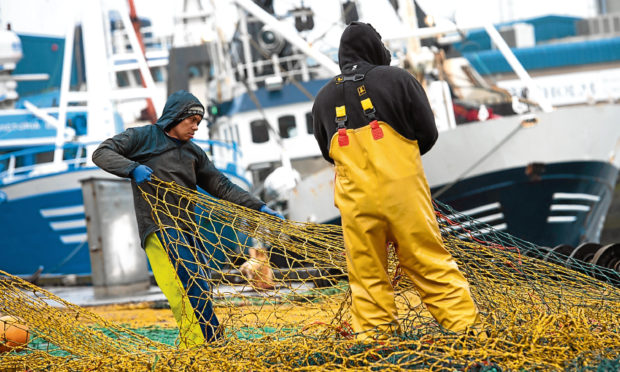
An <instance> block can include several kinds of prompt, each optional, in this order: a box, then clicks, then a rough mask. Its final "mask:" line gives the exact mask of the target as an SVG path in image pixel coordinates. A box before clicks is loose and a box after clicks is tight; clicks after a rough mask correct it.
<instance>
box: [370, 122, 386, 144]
mask: <svg viewBox="0 0 620 372" xmlns="http://www.w3.org/2000/svg"><path fill="white" fill-rule="evenodd" d="M370 128H371V129H372V138H374V139H375V140H378V139H381V138H383V129H381V127H380V126H379V123H378V122H377V121H376V120H373V121H371V122H370Z"/></svg>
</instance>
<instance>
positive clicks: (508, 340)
mask: <svg viewBox="0 0 620 372" xmlns="http://www.w3.org/2000/svg"><path fill="white" fill-rule="evenodd" d="M151 185H152V186H153V187H154V188H155V190H156V192H155V194H156V195H154V196H153V195H148V194H144V197H145V198H146V199H147V200H148V201H149V203H150V204H151V206H152V207H153V210H154V216H155V219H156V220H157V221H159V223H160V224H161V226H160V227H161V228H162V229H163V230H164V231H169V228H180V227H183V228H184V229H187V230H188V231H190V232H191V235H193V236H195V237H197V238H198V240H199V241H200V244H195V245H194V246H197V247H199V248H191V249H194V252H195V254H196V255H197V256H196V257H198V255H200V256H201V257H202V258H200V259H198V258H196V260H194V261H193V262H190V261H191V259H190V260H188V259H187V258H179V260H178V262H176V263H175V264H176V265H197V264H198V266H201V270H198V271H195V272H197V273H198V274H196V275H202V276H203V277H202V278H197V279H204V280H206V281H207V282H208V283H209V285H210V287H211V292H210V293H207V294H204V293H203V294H202V295H207V296H210V298H211V299H212V300H213V303H214V312H215V314H217V317H218V318H219V322H220V327H219V329H220V330H221V331H222V332H223V333H222V337H221V338H220V339H218V340H217V341H214V342H212V343H208V344H205V345H203V346H198V347H194V348H189V349H182V348H179V347H178V345H179V343H180V340H179V337H180V336H178V332H174V330H173V331H172V332H171V330H170V329H167V330H165V331H161V332H160V333H159V336H158V331H157V329H148V330H145V329H135V328H134V329H130V328H128V327H126V326H121V325H119V324H116V323H113V322H110V321H108V320H105V319H104V318H102V317H100V316H98V315H96V314H94V313H93V312H90V311H89V310H87V309H85V308H81V307H79V306H76V305H73V304H71V303H68V302H67V301H64V300H62V299H60V298H58V297H56V296H55V295H53V294H52V293H50V292H47V291H45V290H44V289H42V288H39V287H37V286H35V285H32V284H30V283H28V282H26V281H23V280H21V279H19V278H17V277H14V276H11V275H10V274H7V273H1V274H2V280H1V281H0V287H1V288H0V293H1V294H0V312H2V313H3V314H5V315H12V316H16V317H19V318H20V323H21V324H24V325H26V326H27V327H28V329H29V332H30V342H29V343H28V344H27V345H26V346H25V347H24V348H22V349H20V350H18V349H13V350H11V351H9V352H4V353H1V354H0V369H3V370H5V369H6V370H11V369H15V370H66V371H74V370H93V369H96V370H223V371H224V370H236V371H240V370H265V369H268V370H278V371H280V370H292V369H302V370H344V369H355V370H378V369H388V370H399V369H417V370H467V371H486V370H488V371H490V370H495V371H499V370H534V369H535V370H618V369H619V368H620V355H619V351H620V337H619V336H620V335H619V332H620V316H619V314H620V311H619V310H620V289H619V287H620V277H619V276H618V273H617V272H615V271H613V270H609V269H605V268H602V267H597V266H595V265H591V264H587V263H584V262H578V261H577V260H572V259H571V258H569V257H566V256H562V255H560V254H556V253H554V252H552V251H548V250H545V249H543V248H540V247H536V246H534V245H532V244H530V243H528V242H525V241H521V240H519V239H516V238H514V237H512V236H509V235H506V234H503V233H500V232H497V231H494V230H492V229H491V228H490V227H489V226H487V225H485V224H483V223H480V222H479V221H476V220H472V219H470V218H469V217H467V216H465V215H461V214H459V213H457V212H455V211H454V210H451V209H450V208H449V207H448V206H445V205H442V204H439V203H437V204H436V215H437V219H438V221H439V223H440V228H441V232H442V236H443V239H444V243H445V245H446V247H447V249H448V250H449V251H450V252H451V253H452V255H453V256H454V257H455V258H456V260H457V262H458V265H459V268H460V270H461V271H462V273H463V274H464V275H465V277H466V278H467V279H468V280H469V283H470V286H471V291H472V296H473V298H474V300H475V302H476V304H477V306H478V307H479V309H480V311H481V313H482V315H483V324H482V327H481V329H483V330H485V332H480V333H474V332H471V333H465V334H456V333H452V332H450V331H447V330H445V329H442V328H441V327H440V326H439V325H438V324H437V323H436V322H435V321H434V319H433V318H432V317H431V315H430V313H429V312H428V311H427V309H426V308H425V306H424V305H423V304H422V303H421V301H420V297H419V295H418V292H417V291H416V288H415V287H414V286H413V284H412V282H411V281H410V280H409V279H408V278H407V277H406V276H405V275H403V274H402V273H401V270H400V268H399V266H398V262H397V260H396V259H395V257H396V256H395V254H394V247H393V245H391V244H389V245H388V246H387V247H386V249H388V250H389V252H390V253H389V257H390V265H389V273H390V277H391V278H392V281H393V285H394V289H395V293H396V295H395V298H396V302H397V305H398V309H399V319H400V321H401V328H402V333H399V334H394V335H392V336H391V337H390V338H389V339H386V340H375V341H372V340H370V341H365V342H360V341H357V340H356V339H355V335H354V334H353V331H352V330H351V328H350V326H349V324H350V312H349V307H350V294H349V287H348V283H347V276H346V264H345V257H344V247H343V240H342V235H341V228H340V227H339V226H334V225H319V224H312V223H300V222H294V221H283V220H280V219H277V218H274V217H271V216H267V215H266V214H263V213H259V212H256V211H253V210H248V209H246V208H243V207H239V206H237V205H234V204H231V203H228V202H225V201H222V200H216V199H213V198H211V197H209V196H207V195H205V194H202V193H198V192H195V191H193V190H189V189H186V188H183V187H180V186H178V185H176V184H174V183H167V182H162V181H159V180H155V181H153V182H152V183H151ZM170 195H174V196H175V197H174V198H170V197H169V196H170ZM171 199H174V200H176V204H174V205H171V204H169V203H168V202H167V200H171ZM160 216H166V218H160ZM165 221H167V222H165ZM167 229H168V230H167ZM168 238H169V239H174V238H175V237H174V236H169V237H168ZM482 239H484V240H482ZM178 245H179V244H178V241H177V244H176V245H170V247H173V246H178ZM197 251H200V252H197ZM203 256H204V257H203ZM205 258H206V259H205ZM190 295H191V294H190ZM190 295H187V296H190ZM1 342H2V341H1V340H0V343H1Z"/></svg>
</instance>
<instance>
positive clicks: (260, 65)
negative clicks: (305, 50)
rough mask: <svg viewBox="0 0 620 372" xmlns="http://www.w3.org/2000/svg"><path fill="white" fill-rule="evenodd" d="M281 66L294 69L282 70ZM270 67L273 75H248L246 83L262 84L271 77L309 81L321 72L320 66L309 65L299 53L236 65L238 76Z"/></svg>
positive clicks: (306, 57)
mask: <svg viewBox="0 0 620 372" xmlns="http://www.w3.org/2000/svg"><path fill="white" fill-rule="evenodd" d="M282 65H289V66H290V65H294V66H295V67H294V68H290V69H285V68H282ZM270 67H271V68H273V73H271V74H266V75H256V74H255V73H254V74H248V78H249V79H248V82H249V83H250V84H256V83H259V82H264V81H265V80H267V79H270V78H272V77H273V76H278V77H281V78H286V77H301V80H302V81H309V80H310V77H311V75H312V74H317V73H320V72H322V71H323V69H322V67H321V66H318V65H317V66H313V65H309V64H308V56H306V55H305V54H301V53H298V54H293V55H290V56H285V57H279V56H277V55H275V54H274V55H272V56H271V58H270V59H265V60H258V61H251V62H248V63H240V64H238V65H237V70H238V72H239V73H240V74H245V72H246V71H248V69H250V68H251V69H255V70H256V71H263V70H265V69H266V68H270ZM250 77H251V78H250Z"/></svg>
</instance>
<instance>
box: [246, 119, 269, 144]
mask: <svg viewBox="0 0 620 372" xmlns="http://www.w3.org/2000/svg"><path fill="white" fill-rule="evenodd" d="M250 130H251V131H252V142H254V143H264V142H267V141H269V130H268V129H267V121H265V120H264V119H259V120H254V121H252V122H251V123H250Z"/></svg>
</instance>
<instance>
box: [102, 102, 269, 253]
mask: <svg viewBox="0 0 620 372" xmlns="http://www.w3.org/2000/svg"><path fill="white" fill-rule="evenodd" d="M196 104H200V101H198V99H197V98H196V97H194V96H193V95H192V94H191V93H188V92H186V91H178V92H175V93H173V94H172V95H171V96H170V97H169V98H168V100H167V102H166V106H165V107H164V111H163V114H162V115H161V117H160V118H159V120H158V121H157V123H156V124H155V125H145V126H143V127H136V128H129V129H127V130H126V131H124V132H122V133H120V134H117V135H116V136H114V137H112V138H109V139H107V140H105V141H104V142H103V143H101V145H99V147H98V148H97V150H95V152H94V153H93V162H94V163H95V164H97V165H98V166H99V167H100V168H101V169H103V170H105V171H107V172H109V173H112V174H114V175H117V176H119V177H130V176H131V172H132V171H133V170H134V169H135V168H136V167H137V166H139V165H140V164H143V165H146V166H148V167H150V168H151V169H152V170H153V175H155V176H157V177H158V178H160V179H162V180H164V181H174V182H176V183H177V184H179V185H181V186H185V187H187V188H190V189H193V190H196V185H198V186H200V187H201V188H203V189H204V190H205V191H207V192H208V193H209V194H210V195H212V196H215V197H217V198H220V199H224V200H227V201H230V202H233V203H235V204H238V205H242V206H245V207H248V208H251V209H256V210H258V209H260V207H262V206H263V205H264V203H263V202H262V201H260V200H258V199H256V198H255V197H253V196H252V195H250V194H249V193H248V192H246V191H244V190H243V189H241V188H240V187H238V186H237V185H235V184H234V183H232V182H231V181H230V180H229V179H228V178H226V176H225V175H223V174H222V173H221V172H220V171H218V170H217V169H216V168H215V166H214V165H213V163H212V162H211V161H210V160H209V158H208V156H207V154H205V152H204V151H203V150H202V149H201V148H200V147H198V146H197V145H196V144H195V143H193V142H191V141H188V142H181V141H175V140H173V139H172V138H170V137H169V136H168V135H167V134H166V133H165V132H164V128H166V127H167V126H168V125H169V124H174V123H176V122H178V121H179V118H180V117H182V115H183V113H184V111H185V109H186V108H188V107H190V106H193V105H196ZM131 187H132V190H133V200H134V207H135V210H136V218H137V220H138V230H139V232H140V239H141V243H142V247H143V248H144V244H145V242H146V237H147V236H148V235H149V234H150V233H152V232H155V231H157V230H159V227H158V226H157V225H156V224H155V222H154V221H153V217H152V214H151V207H150V205H149V203H148V202H147V201H146V200H145V199H144V198H143V196H142V192H141V191H140V189H138V187H137V185H136V183H135V181H133V180H132V181H131ZM141 187H142V189H143V190H144V191H146V192H147V193H148V194H149V195H152V196H153V197H155V198H157V199H159V200H162V201H164V199H165V202H166V204H167V205H168V206H170V207H169V211H168V212H167V213H166V214H163V213H158V216H157V217H158V219H160V220H161V222H162V223H163V224H164V226H167V227H175V226H178V227H179V228H181V229H184V230H191V229H190V228H189V226H187V225H186V224H183V223H181V224H179V221H182V220H183V219H187V218H193V217H192V216H190V215H188V214H187V213H186V212H185V210H190V211H193V210H194V206H193V205H188V201H187V200H185V199H180V198H179V197H178V196H176V195H171V194H170V193H163V192H162V191H161V190H157V189H156V188H154V187H153V186H151V185H150V184H148V183H144V184H142V185H141ZM164 194H165V196H164ZM186 208H187V209H186ZM168 214H170V215H175V216H176V218H175V221H176V224H175V221H173V220H172V218H170V217H169V216H168Z"/></svg>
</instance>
